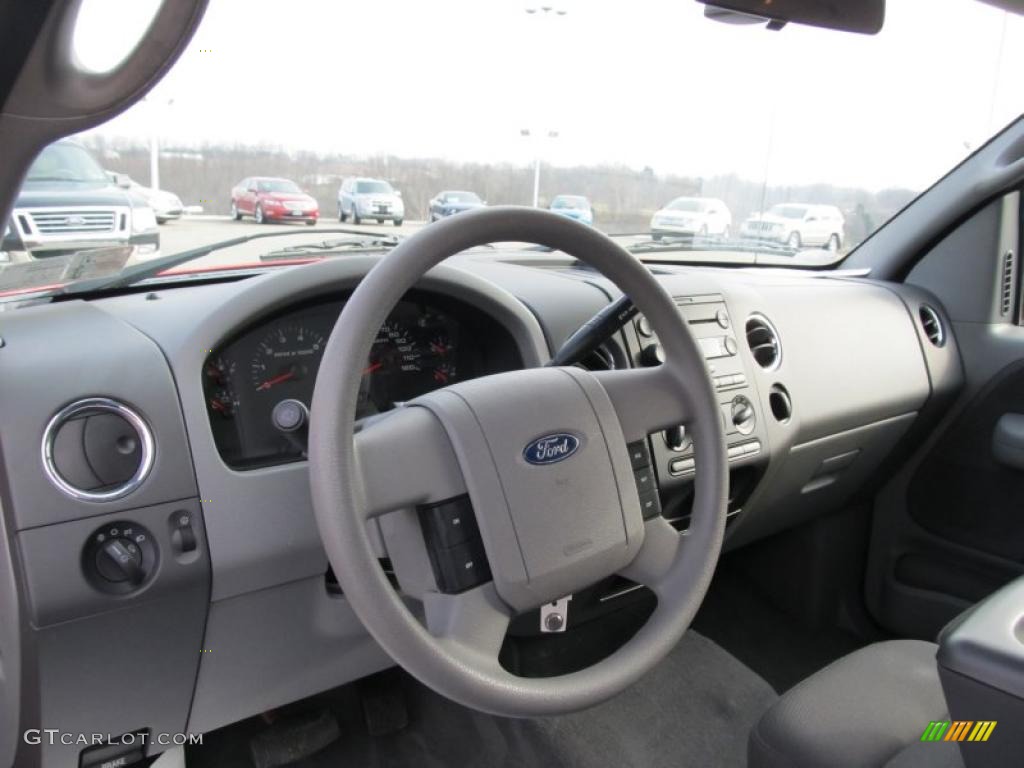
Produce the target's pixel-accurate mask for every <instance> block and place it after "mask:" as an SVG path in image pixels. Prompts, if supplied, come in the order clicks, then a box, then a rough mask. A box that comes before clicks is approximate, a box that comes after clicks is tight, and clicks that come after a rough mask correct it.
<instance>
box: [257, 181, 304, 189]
mask: <svg viewBox="0 0 1024 768" xmlns="http://www.w3.org/2000/svg"><path fill="white" fill-rule="evenodd" d="M256 189H257V190H258V191H260V192H301V191H302V190H301V189H299V185H298V184H296V183H295V182H294V181H288V180H287V179H267V180H266V181H257V182H256Z"/></svg>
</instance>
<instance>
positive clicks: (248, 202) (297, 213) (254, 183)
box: [231, 176, 320, 226]
mask: <svg viewBox="0 0 1024 768" xmlns="http://www.w3.org/2000/svg"><path fill="white" fill-rule="evenodd" d="M243 216H252V217H253V218H254V219H256V223H257V224H263V223H265V222H268V221H304V222H306V224H308V225H309V226H313V225H314V224H316V222H317V220H318V219H319V218H320V206H319V204H318V203H317V201H316V200H315V199H313V197H311V196H310V195H307V194H306V193H305V192H303V191H302V190H301V189H300V188H299V185H298V184H296V183H295V182H294V181H291V180H290V179H278V178H273V177H270V176H251V177H250V178H248V179H243V180H242V181H240V182H238V184H236V185H235V187H234V189H232V190H231V217H232V218H233V219H235V221H239V220H240V219H241V218H242V217H243Z"/></svg>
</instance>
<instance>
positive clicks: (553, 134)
mask: <svg viewBox="0 0 1024 768" xmlns="http://www.w3.org/2000/svg"><path fill="white" fill-rule="evenodd" d="M519 135H520V136H522V137H523V138H527V139H528V138H530V137H531V136H533V132H532V131H531V130H530V129H529V128H522V129H521V130H520V131H519ZM540 138H541V137H540V136H538V137H537V139H536V141H537V145H536V146H535V147H534V153H533V207H534V208H539V207H540V163H541V145H540ZM547 138H549V139H557V138H558V131H548V132H547Z"/></svg>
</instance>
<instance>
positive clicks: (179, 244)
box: [160, 216, 424, 267]
mask: <svg viewBox="0 0 1024 768" xmlns="http://www.w3.org/2000/svg"><path fill="white" fill-rule="evenodd" d="M423 224H424V223H423V222H422V221H406V222H405V223H404V224H402V226H400V227H395V226H391V225H390V224H361V225H359V226H354V225H352V223H351V222H349V223H346V224H341V223H340V222H339V221H338V220H337V219H336V218H334V217H331V218H324V219H321V221H320V223H318V224H317V225H316V226H315V227H309V226H306V225H305V224H303V223H301V222H295V223H293V222H284V223H281V224H257V223H256V222H254V221H253V220H252V219H248V218H246V219H242V220H241V221H234V220H233V219H231V218H230V217H229V216H187V217H185V218H183V219H180V220H178V221H171V222H168V223H167V224H164V225H163V226H161V227H160V251H161V253H163V254H164V255H167V254H171V253H180V252H181V251H187V250H191V249H193V248H199V247H202V246H206V245H210V244H212V243H216V242H219V241H221V240H228V239H231V238H233V237H245V236H246V235H252V234H265V233H270V232H290V233H293V234H294V236H293V237H292V236H285V235H282V236H281V237H279V238H277V237H275V238H260V239H258V240H255V241H252V242H249V243H243V244H242V245H238V246H234V247H232V248H229V249H225V250H223V251H219V252H215V253H211V254H210V255H208V256H204V257H202V258H201V259H197V260H196V261H194V262H192V263H191V266H195V267H214V266H220V265H225V264H239V263H246V262H250V261H258V260H259V257H260V255H261V254H264V253H266V252H267V251H271V250H275V249H277V248H284V247H287V246H289V245H296V244H298V243H308V242H310V239H311V238H314V239H315V238H316V235H317V232H318V231H319V230H328V229H335V228H342V229H350V230H353V231H356V232H366V234H368V235H371V234H382V235H395V234H403V235H407V234H410V233H412V232H415V231H416V230H417V229H419V228H420V227H422V226H423ZM324 237H325V239H326V238H327V237H328V236H327V235H325V236H324Z"/></svg>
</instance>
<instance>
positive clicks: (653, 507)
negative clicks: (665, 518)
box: [640, 488, 661, 520]
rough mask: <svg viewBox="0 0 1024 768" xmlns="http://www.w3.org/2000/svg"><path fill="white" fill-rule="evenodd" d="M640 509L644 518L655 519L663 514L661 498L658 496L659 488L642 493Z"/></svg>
mask: <svg viewBox="0 0 1024 768" xmlns="http://www.w3.org/2000/svg"><path fill="white" fill-rule="evenodd" d="M640 511H641V512H642V513H643V516H644V520H653V519H654V518H656V517H657V516H658V515H660V514H661V499H660V498H658V489H657V488H655V489H654V490H653V491H648V492H647V493H641V494H640Z"/></svg>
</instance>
